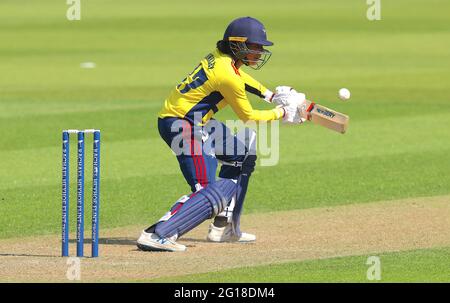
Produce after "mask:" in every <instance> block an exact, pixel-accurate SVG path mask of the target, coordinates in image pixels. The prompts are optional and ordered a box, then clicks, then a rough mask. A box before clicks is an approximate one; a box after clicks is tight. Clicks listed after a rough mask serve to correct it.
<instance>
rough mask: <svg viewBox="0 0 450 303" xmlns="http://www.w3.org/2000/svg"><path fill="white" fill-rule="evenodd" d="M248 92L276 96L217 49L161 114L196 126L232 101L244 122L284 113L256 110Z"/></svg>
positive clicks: (190, 76)
mask: <svg viewBox="0 0 450 303" xmlns="http://www.w3.org/2000/svg"><path fill="white" fill-rule="evenodd" d="M246 92H249V93H252V94H255V95H257V96H259V97H261V98H264V99H265V100H269V98H270V97H271V95H272V92H270V91H269V90H268V89H267V88H266V87H264V86H263V85H262V84H261V83H259V82H258V81H256V80H255V79H253V78H252V77H251V76H250V75H248V74H247V73H245V72H244V71H242V70H238V69H237V68H236V67H235V66H234V62H233V59H232V58H231V57H229V56H228V55H225V54H223V53H221V52H220V51H219V50H218V49H216V50H215V51H214V52H213V53H210V54H208V55H207V56H206V57H205V58H204V59H203V60H201V62H200V64H199V65H198V66H197V67H196V68H195V69H194V71H193V72H192V73H190V74H189V75H188V76H187V77H186V78H185V79H184V80H183V81H182V82H181V83H180V84H179V85H177V86H176V87H175V88H174V89H173V90H172V91H171V93H170V95H169V96H168V97H167V99H166V100H165V101H164V107H163V108H162V110H161V111H160V112H159V117H160V118H165V117H179V118H183V119H186V120H188V121H190V122H191V123H194V124H195V125H204V124H205V123H206V122H208V120H209V119H211V117H212V116H213V115H214V114H215V113H216V112H217V111H219V110H221V109H222V108H224V107H225V106H227V105H228V104H229V105H230V106H231V108H232V109H233V111H234V112H235V113H236V114H237V116H238V117H239V119H241V120H242V121H244V122H246V121H248V120H254V121H261V120H264V121H270V120H276V119H280V118H281V117H282V116H283V113H284V111H283V109H281V108H275V109H272V110H255V109H253V108H252V106H251V104H250V102H249V100H248V98H247V94H246Z"/></svg>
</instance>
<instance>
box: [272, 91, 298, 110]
mask: <svg viewBox="0 0 450 303" xmlns="http://www.w3.org/2000/svg"><path fill="white" fill-rule="evenodd" d="M296 93H297V92H296V91H295V89H293V88H292V87H290V86H277V87H276V88H275V93H274V94H273V96H272V99H271V102H272V103H275V104H276V105H281V106H287V105H288V104H289V98H292V96H293V95H295V94H296Z"/></svg>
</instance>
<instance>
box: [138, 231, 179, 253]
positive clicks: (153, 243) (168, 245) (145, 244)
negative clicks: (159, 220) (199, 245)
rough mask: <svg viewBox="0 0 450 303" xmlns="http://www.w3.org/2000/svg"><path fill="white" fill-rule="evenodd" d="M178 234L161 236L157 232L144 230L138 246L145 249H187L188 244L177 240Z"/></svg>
mask: <svg viewBox="0 0 450 303" xmlns="http://www.w3.org/2000/svg"><path fill="white" fill-rule="evenodd" d="M175 239H176V236H174V237H171V238H161V237H160V236H158V235H157V234H155V233H148V232H146V231H145V230H143V231H142V233H141V236H140V237H139V239H138V240H137V247H138V248H139V249H141V250H144V251H185V250H186V246H184V245H181V244H178V243H177V242H175Z"/></svg>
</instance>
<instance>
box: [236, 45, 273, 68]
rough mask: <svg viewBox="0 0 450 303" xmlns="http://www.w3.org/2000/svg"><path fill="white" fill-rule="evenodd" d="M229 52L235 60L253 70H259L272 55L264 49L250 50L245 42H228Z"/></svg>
mask: <svg viewBox="0 0 450 303" xmlns="http://www.w3.org/2000/svg"><path fill="white" fill-rule="evenodd" d="M229 43H230V50H231V52H232V53H233V55H234V56H235V57H236V59H239V60H241V61H242V62H243V63H244V64H245V65H247V66H250V67H251V68H253V69H260V68H261V67H263V65H264V64H266V62H267V61H269V59H270V56H272V53H271V52H270V51H268V50H266V49H263V50H252V49H249V48H248V47H247V44H246V43H245V42H237V41H230V42H229Z"/></svg>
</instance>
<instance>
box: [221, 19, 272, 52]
mask: <svg viewBox="0 0 450 303" xmlns="http://www.w3.org/2000/svg"><path fill="white" fill-rule="evenodd" d="M223 40H224V41H237V42H249V43H255V44H259V45H263V46H271V45H273V42H271V41H269V40H267V33H266V29H265V28H264V25H263V24H262V23H261V22H260V21H258V20H257V19H255V18H252V17H241V18H237V19H235V20H233V21H232V22H231V23H230V24H229V25H228V27H227V29H226V30H225V34H224V35H223Z"/></svg>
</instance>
